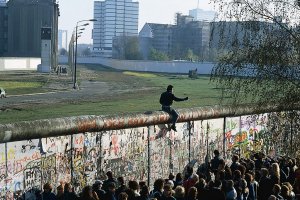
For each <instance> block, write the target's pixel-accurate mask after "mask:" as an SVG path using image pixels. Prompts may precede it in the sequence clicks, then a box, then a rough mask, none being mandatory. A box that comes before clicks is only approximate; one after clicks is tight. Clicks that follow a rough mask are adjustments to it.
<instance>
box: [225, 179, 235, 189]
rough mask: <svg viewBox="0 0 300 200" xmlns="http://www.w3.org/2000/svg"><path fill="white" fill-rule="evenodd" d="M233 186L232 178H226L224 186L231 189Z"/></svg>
mask: <svg viewBox="0 0 300 200" xmlns="http://www.w3.org/2000/svg"><path fill="white" fill-rule="evenodd" d="M233 186H234V182H233V180H228V181H226V188H227V189H228V190H231V189H233Z"/></svg>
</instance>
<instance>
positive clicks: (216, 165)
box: [210, 150, 222, 172]
mask: <svg viewBox="0 0 300 200" xmlns="http://www.w3.org/2000/svg"><path fill="white" fill-rule="evenodd" d="M221 160H222V159H221V157H220V152H219V151H218V150H214V158H213V159H212V160H211V161H210V168H211V170H212V171H213V172H216V171H217V170H218V168H219V165H220V164H221Z"/></svg>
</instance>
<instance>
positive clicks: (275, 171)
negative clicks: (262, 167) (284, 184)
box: [270, 163, 280, 187]
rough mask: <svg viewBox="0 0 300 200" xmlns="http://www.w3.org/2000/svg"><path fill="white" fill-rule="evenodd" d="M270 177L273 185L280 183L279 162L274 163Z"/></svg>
mask: <svg viewBox="0 0 300 200" xmlns="http://www.w3.org/2000/svg"><path fill="white" fill-rule="evenodd" d="M270 179H271V184H272V187H273V186H274V185H275V184H280V168H279V165H278V163H272V165H271V170H270Z"/></svg>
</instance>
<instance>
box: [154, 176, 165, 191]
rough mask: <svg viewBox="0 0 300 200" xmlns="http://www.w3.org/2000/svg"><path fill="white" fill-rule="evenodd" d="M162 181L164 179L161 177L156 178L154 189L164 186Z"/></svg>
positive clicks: (160, 188)
mask: <svg viewBox="0 0 300 200" xmlns="http://www.w3.org/2000/svg"><path fill="white" fill-rule="evenodd" d="M164 183H165V181H164V179H162V178H159V179H156V180H155V181H154V189H156V190H162V189H163V188H164Z"/></svg>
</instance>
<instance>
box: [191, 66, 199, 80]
mask: <svg viewBox="0 0 300 200" xmlns="http://www.w3.org/2000/svg"><path fill="white" fill-rule="evenodd" d="M189 78H198V74H197V68H196V69H194V70H189Z"/></svg>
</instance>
